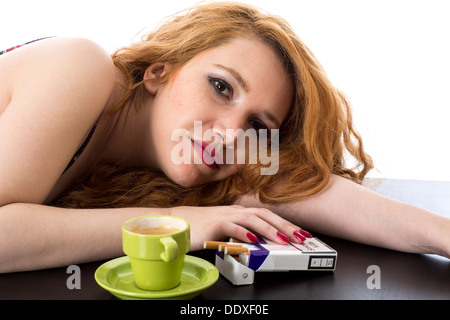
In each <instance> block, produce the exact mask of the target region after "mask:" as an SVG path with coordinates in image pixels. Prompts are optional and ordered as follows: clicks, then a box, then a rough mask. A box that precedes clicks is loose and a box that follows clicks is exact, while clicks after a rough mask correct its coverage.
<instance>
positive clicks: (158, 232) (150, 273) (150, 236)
mask: <svg viewBox="0 0 450 320" xmlns="http://www.w3.org/2000/svg"><path fill="white" fill-rule="evenodd" d="M122 241H123V251H124V253H125V254H126V255H127V256H129V258H130V264H131V269H132V270H133V275H134V279H135V282H136V285H137V286H138V287H139V288H141V289H144V290H155V291H156V290H169V289H172V288H174V287H176V286H177V285H179V284H180V281H181V274H182V270H183V265H184V257H185V255H186V253H187V252H189V249H190V227H189V223H188V222H187V221H186V220H184V219H181V218H178V217H173V216H164V215H157V216H145V217H139V218H135V219H131V220H129V221H127V222H126V223H125V224H124V225H123V226H122Z"/></svg>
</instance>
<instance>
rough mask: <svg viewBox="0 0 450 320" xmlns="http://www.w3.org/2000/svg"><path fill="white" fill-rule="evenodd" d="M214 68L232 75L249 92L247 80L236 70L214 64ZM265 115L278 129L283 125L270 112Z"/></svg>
mask: <svg viewBox="0 0 450 320" xmlns="http://www.w3.org/2000/svg"><path fill="white" fill-rule="evenodd" d="M214 66H216V67H218V68H220V69H223V70H225V71H227V72H228V73H230V74H231V75H232V76H233V77H234V78H235V79H236V81H237V82H238V84H239V85H240V86H241V87H242V89H244V91H245V92H248V87H247V84H246V82H245V80H244V79H243V78H242V76H241V75H240V74H239V72H237V71H236V70H235V69H233V68H229V67H225V66H223V65H221V64H214ZM263 115H264V116H265V117H266V118H267V119H268V120H269V121H271V122H272V123H273V124H275V126H276V127H278V128H279V127H280V126H281V124H280V122H279V121H278V120H277V118H275V116H274V115H273V114H272V113H270V112H269V111H264V112H263Z"/></svg>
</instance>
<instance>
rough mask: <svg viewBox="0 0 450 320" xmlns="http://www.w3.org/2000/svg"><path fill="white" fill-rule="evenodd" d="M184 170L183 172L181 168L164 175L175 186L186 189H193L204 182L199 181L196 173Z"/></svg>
mask: <svg viewBox="0 0 450 320" xmlns="http://www.w3.org/2000/svg"><path fill="white" fill-rule="evenodd" d="M184 169H185V170H183V169H182V168H175V170H171V172H170V173H166V175H167V176H168V177H169V179H170V180H172V181H173V182H175V183H176V184H178V185H180V186H183V187H186V188H190V187H194V186H197V185H199V184H202V183H204V182H206V181H201V179H200V178H199V175H198V172H193V170H189V169H188V168H184ZM186 169H187V170H186ZM191 169H192V168H191Z"/></svg>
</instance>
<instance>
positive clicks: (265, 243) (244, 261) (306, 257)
mask: <svg viewBox="0 0 450 320" xmlns="http://www.w3.org/2000/svg"><path fill="white" fill-rule="evenodd" d="M230 244H233V245H237V244H239V245H241V246H242V247H244V248H248V250H245V251H246V252H241V253H239V257H237V256H235V255H234V256H233V255H230V254H225V253H224V250H217V251H216V261H215V265H216V267H217V269H218V270H219V272H220V274H221V275H222V276H224V277H225V278H226V279H227V280H229V281H230V282H231V283H232V284H234V285H246V284H252V283H253V282H254V277H255V272H279V271H293V270H304V271H312V270H314V271H334V270H335V268H336V261H337V252H336V250H334V249H332V248H331V247H330V246H328V245H327V244H325V243H324V242H322V241H321V240H319V239H317V238H308V239H306V241H304V242H303V243H301V244H296V243H289V244H286V245H280V244H277V243H274V242H272V241H269V240H267V239H264V238H260V239H259V241H258V242H256V243H254V244H247V243H235V242H233V243H231V242H230ZM243 251H244V250H243Z"/></svg>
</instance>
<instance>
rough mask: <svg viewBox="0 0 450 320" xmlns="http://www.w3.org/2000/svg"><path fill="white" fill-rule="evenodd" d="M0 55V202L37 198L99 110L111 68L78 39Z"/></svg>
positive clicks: (108, 93)
mask: <svg viewBox="0 0 450 320" xmlns="http://www.w3.org/2000/svg"><path fill="white" fill-rule="evenodd" d="M0 58H1V59H0V74H2V76H0V77H3V79H0V83H2V86H1V88H0V120H1V121H0V136H2V137H7V138H5V139H1V140H0V163H1V164H2V165H1V166H0V175H1V176H2V177H3V178H4V179H2V180H1V181H0V205H1V202H3V203H11V202H36V203H39V202H41V201H42V199H44V198H45V197H46V195H47V194H48V192H49V190H51V189H52V187H53V185H54V184H55V182H56V181H57V180H58V178H59V177H60V175H61V173H62V171H63V170H64V168H65V167H66V165H67V163H68V161H69V160H70V159H71V157H72V156H73V154H74V152H75V151H76V150H77V148H78V147H79V146H80V144H81V143H82V141H83V139H84V138H85V137H86V135H87V134H88V132H89V130H90V129H91V128H92V125H93V124H94V123H95V121H96V120H97V119H98V117H99V115H100V114H101V113H102V112H103V110H104V108H105V106H106V104H107V102H108V100H109V99H110V97H111V94H112V92H113V88H114V84H115V75H116V73H115V67H114V64H113V62H112V60H111V58H110V56H109V54H108V53H107V52H106V51H105V50H103V49H102V48H101V47H100V46H99V45H97V44H95V43H94V42H92V41H89V40H85V39H77V38H64V39H58V38H55V39H47V40H42V41H38V42H35V43H32V44H29V45H26V46H24V47H22V48H19V49H16V50H13V51H12V52H10V53H7V54H5V55H4V56H3V55H2V56H1V57H0ZM5 75H6V76H5ZM3 80H5V82H3ZM2 99H3V100H2ZM2 199H3V200H2Z"/></svg>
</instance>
